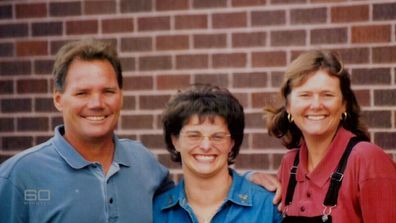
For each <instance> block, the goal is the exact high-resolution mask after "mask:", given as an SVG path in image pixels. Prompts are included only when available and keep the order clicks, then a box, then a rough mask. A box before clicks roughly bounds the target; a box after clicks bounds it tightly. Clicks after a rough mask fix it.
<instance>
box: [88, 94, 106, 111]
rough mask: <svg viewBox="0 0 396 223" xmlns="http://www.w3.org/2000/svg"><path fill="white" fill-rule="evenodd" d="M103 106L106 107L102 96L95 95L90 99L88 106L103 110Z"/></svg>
mask: <svg viewBox="0 0 396 223" xmlns="http://www.w3.org/2000/svg"><path fill="white" fill-rule="evenodd" d="M103 105H104V101H103V97H102V95H101V94H93V95H91V97H90V98H89V103H88V106H89V107H90V108H102V107H103Z"/></svg>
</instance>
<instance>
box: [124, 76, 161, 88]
mask: <svg viewBox="0 0 396 223" xmlns="http://www.w3.org/2000/svg"><path fill="white" fill-rule="evenodd" d="M153 87H154V81H153V77H151V76H136V77H129V76H128V77H125V78H124V89H128V90H130V91H136V90H151V89H153Z"/></svg>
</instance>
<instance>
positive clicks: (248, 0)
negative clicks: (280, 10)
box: [231, 0, 267, 7]
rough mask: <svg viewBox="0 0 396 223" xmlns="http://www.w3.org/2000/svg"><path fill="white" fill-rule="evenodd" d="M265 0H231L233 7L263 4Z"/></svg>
mask: <svg viewBox="0 0 396 223" xmlns="http://www.w3.org/2000/svg"><path fill="white" fill-rule="evenodd" d="M266 3H267V0H232V2H231V5H232V6H233V7H241V6H242V7H243V6H257V5H265V4H266Z"/></svg>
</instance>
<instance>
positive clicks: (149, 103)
mask: <svg viewBox="0 0 396 223" xmlns="http://www.w3.org/2000/svg"><path fill="white" fill-rule="evenodd" d="M169 98H170V95H142V96H139V109H141V110H154V109H161V110H162V109H164V108H165V105H166V103H167V102H168V101H169Z"/></svg>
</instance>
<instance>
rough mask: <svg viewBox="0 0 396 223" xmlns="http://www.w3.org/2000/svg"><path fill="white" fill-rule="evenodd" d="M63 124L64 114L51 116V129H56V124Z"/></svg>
mask: <svg viewBox="0 0 396 223" xmlns="http://www.w3.org/2000/svg"><path fill="white" fill-rule="evenodd" d="M62 124H63V118H62V116H58V117H52V118H51V129H55V127H56V126H58V125H62Z"/></svg>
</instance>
